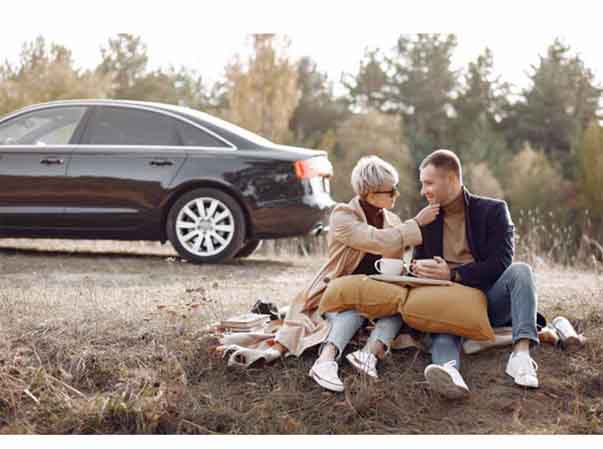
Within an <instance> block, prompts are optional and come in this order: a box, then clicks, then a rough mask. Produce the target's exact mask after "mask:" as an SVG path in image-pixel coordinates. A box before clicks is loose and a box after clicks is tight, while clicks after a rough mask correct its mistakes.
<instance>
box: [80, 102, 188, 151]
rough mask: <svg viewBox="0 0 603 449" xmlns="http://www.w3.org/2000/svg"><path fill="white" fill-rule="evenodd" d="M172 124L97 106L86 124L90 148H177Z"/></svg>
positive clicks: (161, 117)
mask: <svg viewBox="0 0 603 449" xmlns="http://www.w3.org/2000/svg"><path fill="white" fill-rule="evenodd" d="M176 123H177V122H176V121H175V120H173V119H172V118H170V117H167V116H165V115H163V114H160V113H157V112H152V111H143V110H140V109H134V108H120V107H110V106H100V107H98V108H97V110H96V112H95V113H94V115H93V117H92V119H91V120H90V122H89V124H88V130H87V131H86V137H85V138H84V142H85V143H89V144H91V145H144V146H150V145H167V146H175V145H178V138H177V134H176Z"/></svg>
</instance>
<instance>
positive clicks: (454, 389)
mask: <svg viewBox="0 0 603 449" xmlns="http://www.w3.org/2000/svg"><path fill="white" fill-rule="evenodd" d="M455 365H456V361H455V360H451V361H450V362H447V363H445V364H443V365H437V364H435V363H434V364H431V365H428V366H427V368H425V379H427V382H428V383H429V386H430V387H431V388H432V389H434V390H435V391H437V392H438V393H440V394H442V395H444V396H445V397H447V398H449V399H460V398H465V397H467V396H468V395H469V387H467V384H466V383H465V381H464V380H463V376H461V373H459V371H458V370H457V369H456V368H455Z"/></svg>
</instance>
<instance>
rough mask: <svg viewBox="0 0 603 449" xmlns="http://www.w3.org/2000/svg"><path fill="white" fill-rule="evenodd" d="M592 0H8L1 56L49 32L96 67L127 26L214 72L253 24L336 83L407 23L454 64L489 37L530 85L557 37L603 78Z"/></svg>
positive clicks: (165, 53) (506, 71)
mask: <svg viewBox="0 0 603 449" xmlns="http://www.w3.org/2000/svg"><path fill="white" fill-rule="evenodd" d="M593 5H596V3H595V2H587V1H582V0H574V1H572V2H571V3H570V2H567V1H565V2H562V1H559V2H556V1H555V0H549V1H546V2H545V1H539V0H531V1H528V0H524V1H517V0H506V1H505V2H496V3H494V2H483V1H470V0H466V1H463V0H456V1H454V2H452V1H448V2H446V1H436V0H423V1H420V2H419V1H417V2H409V1H404V0H398V1H384V0H371V1H370V2H366V1H363V2H360V1H354V0H348V1H345V2H342V1H334V0H332V1H331V2H329V1H328V0H322V1H317V0H304V1H298V2H291V1H285V0H283V1H274V0H270V1H262V0H255V1H247V2H245V1H234V0H220V1H219V2H218V1H214V2H207V1H205V2H202V1H177V0H173V1H165V0H164V1H162V2H159V1H152V0H147V1H145V2H142V1H138V0H121V1H116V0H105V1H103V2H95V3H92V2H75V1H67V0H54V1H53V2H43V1H31V0H22V1H21V2H18V3H13V2H11V4H10V6H9V5H3V13H2V18H3V19H2V26H1V27H0V60H1V61H4V60H8V61H10V62H13V63H15V62H17V61H18V57H19V53H20V51H21V47H22V45H23V43H24V42H28V41H32V40H33V39H35V37H36V36H38V35H42V36H44V37H45V38H46V40H47V41H52V42H55V43H58V44H61V45H64V46H66V47H67V48H69V49H70V50H72V53H73V58H74V60H75V63H76V65H77V66H78V67H81V68H93V67H95V66H96V65H97V64H98V63H99V62H100V59H101V54H100V48H101V47H106V46H107V42H108V39H109V38H111V37H115V36H116V35H117V33H120V32H128V33H132V34H135V35H139V36H140V37H141V38H142V41H143V42H144V43H145V44H146V45H147V48H148V55H149V66H150V68H158V67H166V66H168V65H174V66H175V67H181V66H184V67H187V68H189V69H193V70H196V71H198V72H199V73H200V74H201V75H203V76H204V78H206V79H207V80H208V81H215V80H217V79H219V78H220V77H221V75H222V73H223V68H224V66H225V65H226V63H227V62H228V61H229V60H230V59H231V58H232V57H233V56H234V55H235V54H236V53H237V52H239V53H240V52H244V51H245V47H246V43H247V36H248V35H249V34H250V33H254V32H276V33H282V34H286V35H288V36H289V37H290V39H291V47H290V51H289V53H290V54H291V56H292V57H294V58H299V57H301V56H310V57H311V58H312V59H314V60H315V61H316V62H317V64H318V67H319V69H320V70H321V71H323V72H326V73H327V74H328V75H329V79H330V80H331V81H333V82H334V83H335V84H336V85H335V87H336V89H337V83H338V82H339V80H340V78H341V74H342V73H343V72H347V73H354V72H355V71H356V70H357V68H358V65H359V62H360V60H361V58H362V56H363V54H364V50H365V49H366V48H381V49H384V50H387V49H390V48H391V47H393V46H394V45H395V42H396V39H397V37H398V36H399V35H400V34H403V33H410V34H412V33H416V32H453V33H455V34H457V36H458V41H459V44H458V47H457V50H456V51H455V53H454V60H453V67H454V68H455V69H461V68H463V67H466V65H467V64H468V62H469V61H472V60H474V59H475V58H476V57H477V56H478V54H479V53H480V52H481V51H483V49H484V48H485V47H486V46H488V47H489V48H490V49H491V50H492V51H493V54H494V71H495V73H496V74H498V75H500V76H501V78H502V79H503V80H504V81H508V82H510V83H512V84H514V85H515V86H517V88H522V87H527V85H528V75H527V73H528V72H529V70H530V66H531V65H533V64H537V63H538V55H539V54H541V55H542V54H544V53H545V52H546V48H547V47H548V45H550V44H551V43H552V42H553V39H554V38H555V37H560V38H561V39H562V40H563V42H564V43H566V44H568V45H569V46H570V47H571V48H572V50H573V51H574V52H577V53H579V54H580V56H581V57H582V59H583V60H584V61H585V63H586V65H587V67H589V68H591V69H592V70H593V72H594V73H595V76H596V79H597V81H598V82H599V83H602V84H603V56H601V51H600V45H601V44H600V42H601V37H602V35H603V32H602V31H601V28H600V24H599V23H598V22H599V20H598V18H599V17H601V15H600V11H599V10H598V8H600V7H598V6H593Z"/></svg>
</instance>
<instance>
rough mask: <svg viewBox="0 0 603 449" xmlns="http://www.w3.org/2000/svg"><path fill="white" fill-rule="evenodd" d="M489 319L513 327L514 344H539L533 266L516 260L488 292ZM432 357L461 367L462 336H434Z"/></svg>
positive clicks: (435, 361)
mask: <svg viewBox="0 0 603 449" xmlns="http://www.w3.org/2000/svg"><path fill="white" fill-rule="evenodd" d="M486 297H487V298H488V318H489V319H490V324H491V325H492V326H493V327H500V326H505V325H508V323H509V321H510V322H511V323H512V327H513V343H515V342H516V341H517V340H520V339H528V340H530V341H532V342H534V344H538V331H537V330H536V309H537V305H538V299H537V297H536V286H535V284H534V275H533V274H532V268H531V267H530V266H529V265H527V264H525V263H513V264H511V266H509V268H507V269H506V270H505V272H504V273H503V274H502V275H501V276H500V278H498V281H496V283H495V284H494V285H493V286H492V287H491V288H490V290H488V292H487V293H486ZM431 338H432V340H431V360H432V362H433V363H437V364H439V365H442V364H444V363H446V362H449V361H450V360H455V361H456V368H457V369H459V368H460V366H461V360H460V355H461V337H458V336H456V335H449V334H432V335H431Z"/></svg>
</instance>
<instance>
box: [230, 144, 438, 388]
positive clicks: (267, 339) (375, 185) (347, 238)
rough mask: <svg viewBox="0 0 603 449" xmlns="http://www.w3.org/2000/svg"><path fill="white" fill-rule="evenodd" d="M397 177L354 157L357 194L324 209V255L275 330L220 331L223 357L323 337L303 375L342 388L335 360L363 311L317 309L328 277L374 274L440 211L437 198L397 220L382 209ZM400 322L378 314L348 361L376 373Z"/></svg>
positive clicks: (243, 361)
mask: <svg viewBox="0 0 603 449" xmlns="http://www.w3.org/2000/svg"><path fill="white" fill-rule="evenodd" d="M398 181H399V176H398V172H397V171H396V169H395V168H394V167H393V166H392V165H391V164H389V163H387V162H385V161H384V160H382V159H381V158H379V157H377V156H367V157H363V158H361V159H360V160H359V161H358V163H357V164H356V166H355V167H354V169H353V170H352V176H351V182H352V188H353V189H354V192H355V193H356V197H354V198H353V199H352V200H351V201H350V202H349V203H347V204H345V203H340V204H337V205H336V206H335V208H334V209H333V212H332V213H331V217H330V220H329V233H328V235H327V244H328V260H327V262H326V263H325V264H324V265H323V267H322V268H321V269H320V270H319V272H318V273H317V274H316V276H314V279H312V281H311V282H310V284H309V285H308V286H307V287H306V288H305V289H304V290H302V291H301V292H300V293H299V294H298V295H297V296H296V297H295V298H294V300H293V303H292V304H291V306H290V308H289V311H288V313H287V316H286V317H285V320H284V322H283V325H282V327H281V328H280V329H279V330H278V331H277V333H276V334H275V335H272V334H247V335H241V334H234V335H227V336H225V337H224V339H223V344H224V346H223V349H224V350H225V352H229V351H234V353H232V355H231V356H230V358H229V364H231V365H232V364H238V365H242V366H249V365H251V364H252V363H254V362H255V361H256V360H259V359H264V360H265V361H266V362H271V361H273V360H276V359H277V358H279V357H281V356H282V355H285V354H286V355H295V356H299V355H301V354H302V353H303V352H304V351H305V350H306V349H308V348H309V347H311V346H315V345H318V344H323V343H324V344H323V346H322V348H321V351H320V356H319V358H318V359H317V361H316V363H315V364H314V366H313V367H312V369H311V370H310V376H311V377H312V378H313V379H314V380H316V381H317V382H318V383H319V384H320V385H321V386H323V387H325V388H328V389H330V390H334V391H342V390H343V384H342V383H341V380H340V379H339V377H338V375H337V370H338V364H337V360H338V359H339V358H340V356H341V354H342V352H343V349H344V348H345V346H346V345H347V343H348V342H349V340H350V339H351V338H352V337H353V335H354V333H355V332H356V331H357V330H358V328H360V327H361V326H362V324H363V322H364V318H363V317H361V316H360V314H359V313H357V312H355V311H346V312H341V313H330V314H325V315H326V316H325V317H323V316H321V315H320V313H319V312H318V305H319V303H320V299H321V295H322V293H323V291H324V290H325V288H326V286H327V283H328V282H329V281H330V280H332V279H336V278H338V277H340V276H346V275H350V274H373V273H374V272H375V271H374V262H375V261H376V260H377V259H380V258H381V257H387V258H401V257H402V255H403V254H404V250H405V248H407V247H409V246H416V245H420V244H421V243H422V237H421V231H420V229H419V227H420V226H424V225H426V224H429V223H431V222H432V221H433V220H435V218H436V216H437V214H438V213H439V206H438V205H430V206H427V207H425V208H424V209H423V210H421V212H419V213H418V214H417V216H416V217H415V218H414V219H411V220H408V221H406V222H404V223H402V222H401V221H400V219H399V218H398V216H397V215H395V214H393V213H391V212H389V211H388V209H391V208H392V207H393V206H394V204H395V202H396V199H397V198H398V196H399V193H398V191H397V185H398ZM325 318H326V320H325ZM401 324H402V321H401V319H400V317H399V316H395V317H386V318H382V319H380V320H378V321H377V323H376V327H375V330H374V331H373V332H372V334H371V337H370V339H369V343H368V344H367V347H366V348H364V349H363V350H361V351H357V352H356V353H354V354H351V355H350V357H348V360H350V361H351V362H352V363H353V364H354V366H355V367H357V368H359V369H361V370H363V371H364V372H366V373H368V374H370V375H376V372H375V371H374V367H375V365H376V358H375V357H382V356H383V355H384V354H385V352H386V349H387V347H388V346H389V343H390V342H391V339H393V338H394V337H395V336H396V334H397V333H398V331H399V329H400V326H401ZM366 367H368V369H367V368H366Z"/></svg>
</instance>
